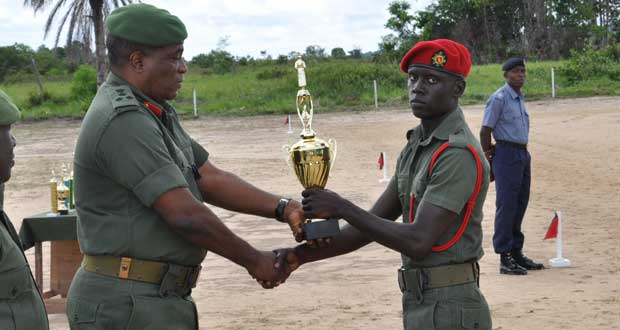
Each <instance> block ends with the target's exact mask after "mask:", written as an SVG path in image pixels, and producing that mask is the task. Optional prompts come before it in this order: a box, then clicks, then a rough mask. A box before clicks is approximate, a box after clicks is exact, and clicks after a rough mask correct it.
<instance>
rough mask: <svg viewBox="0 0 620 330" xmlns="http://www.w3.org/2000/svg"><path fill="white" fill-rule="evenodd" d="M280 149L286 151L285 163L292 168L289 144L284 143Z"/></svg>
mask: <svg viewBox="0 0 620 330" xmlns="http://www.w3.org/2000/svg"><path fill="white" fill-rule="evenodd" d="M282 150H284V152H285V153H286V165H287V166H288V167H289V168H291V169H293V165H291V146H290V145H288V144H285V145H283V146H282Z"/></svg>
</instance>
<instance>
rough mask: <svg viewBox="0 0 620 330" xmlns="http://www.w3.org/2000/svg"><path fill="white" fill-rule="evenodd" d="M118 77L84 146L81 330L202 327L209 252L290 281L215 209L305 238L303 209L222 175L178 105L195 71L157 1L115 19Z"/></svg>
mask: <svg viewBox="0 0 620 330" xmlns="http://www.w3.org/2000/svg"><path fill="white" fill-rule="evenodd" d="M106 28H107V31H108V35H107V40H106V46H107V49H108V56H109V61H110V64H111V73H110V74H109V76H108V78H107V80H106V82H105V83H104V84H103V85H102V86H101V87H100V88H99V90H98V92H97V94H96V96H95V98H94V99H93V101H92V104H91V106H90V108H89V110H88V112H87V114H86V116H85V118H84V121H83V123H82V127H81V130H80V134H79V138H78V141H77V145H76V150H75V159H74V162H75V164H74V171H75V189H76V190H75V195H76V205H77V212H78V216H79V221H78V240H79V242H80V247H81V250H82V251H83V253H84V259H83V262H82V266H81V268H80V269H79V270H78V272H77V273H76V275H75V278H74V279H73V282H72V284H71V288H70V290H69V298H68V305H67V317H68V319H69V323H70V325H71V328H72V329H94V328H97V329H177V330H178V329H197V328H198V318H197V315H196V306H195V305H194V302H193V300H192V297H191V290H192V288H193V287H195V285H196V281H197V279H198V274H199V271H200V268H201V266H200V265H201V263H202V261H203V260H204V258H205V255H206V253H207V250H209V251H212V252H214V253H216V254H218V255H221V256H223V257H225V258H227V259H229V260H231V261H233V262H235V263H237V264H239V265H241V266H243V267H244V268H246V269H247V271H248V272H249V273H250V274H251V275H252V276H253V277H254V278H256V279H257V280H260V281H261V283H263V284H264V285H265V286H273V285H277V284H279V283H280V282H281V281H283V280H284V278H283V277H282V276H281V275H282V274H281V273H278V271H277V269H275V267H274V261H275V256H276V254H275V253H274V252H272V251H259V250H256V249H255V248H253V247H252V246H251V245H249V244H248V243H247V242H245V241H244V240H243V239H241V238H240V237H238V236H236V235H235V234H234V233H233V232H231V231H230V230H229V229H228V228H227V227H226V226H225V225H224V224H223V223H222V222H221V221H220V219H218V217H217V216H216V215H215V214H214V213H213V212H212V211H211V210H210V209H209V208H208V207H207V206H206V205H205V204H204V202H207V203H209V204H213V205H216V206H219V207H223V208H226V209H229V210H233V211H238V212H243V213H248V214H253V215H258V216H263V217H275V218H276V219H278V220H279V221H281V222H288V223H289V225H290V226H291V228H292V229H293V230H294V231H296V233H297V234H299V232H298V229H299V226H300V225H301V223H302V221H303V219H304V218H303V212H302V210H301V204H300V203H299V202H295V201H292V202H290V203H289V201H290V200H288V199H283V198H281V197H278V196H275V195H272V194H269V193H267V192H264V191H262V190H259V189H258V188H256V187H254V186H252V185H250V184H249V183H247V182H245V181H243V180H242V179H240V178H239V177H237V176H235V175H233V174H232V173H229V172H226V171H223V170H221V169H219V168H217V167H216V166H215V165H214V164H212V163H211V162H210V161H209V160H208V156H209V154H208V153H207V151H205V149H203V148H202V147H201V146H200V145H199V144H198V143H197V142H196V141H195V140H193V139H192V138H191V137H190V136H189V135H188V134H187V133H186V132H185V130H184V129H183V127H182V126H181V125H180V123H179V119H178V117H177V114H176V112H175V109H174V108H173V107H172V106H171V105H170V104H169V103H168V102H167V101H170V100H172V99H174V98H175V97H176V96H177V93H178V91H179V89H180V88H181V83H182V81H183V76H184V74H185V73H186V72H187V66H186V63H185V61H184V60H183V57H182V55H183V41H184V40H185V38H186V37H187V32H186V30H185V26H184V25H183V23H182V22H181V21H180V20H179V19H178V18H177V17H176V16H173V15H171V14H170V13H169V12H168V11H166V10H163V9H159V8H156V7H154V6H151V5H147V4H132V5H128V6H125V7H121V8H119V9H116V10H114V11H113V12H112V13H111V14H110V15H109V17H108V18H107V20H106Z"/></svg>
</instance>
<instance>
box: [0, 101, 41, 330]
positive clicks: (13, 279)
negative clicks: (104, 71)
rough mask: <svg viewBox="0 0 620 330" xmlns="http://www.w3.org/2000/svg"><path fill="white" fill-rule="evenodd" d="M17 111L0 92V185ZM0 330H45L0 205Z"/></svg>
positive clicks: (8, 161) (8, 160)
mask: <svg viewBox="0 0 620 330" xmlns="http://www.w3.org/2000/svg"><path fill="white" fill-rule="evenodd" d="M19 116H20V113H19V110H17V107H16V106H15V105H14V104H13V102H11V100H10V99H9V97H8V96H7V95H6V94H4V92H2V91H0V182H2V185H1V186H2V187H1V188H2V191H3V192H4V182H6V181H8V180H9V178H10V177H11V168H12V167H13V165H14V164H15V161H14V160H13V158H14V155H13V148H15V138H14V137H13V135H11V125H12V124H13V123H15V122H16V121H17V120H19ZM0 212H1V213H2V214H1V215H0V329H3V330H4V329H18V330H39V329H48V328H49V326H48V322H47V313H46V312H45V305H44V304H43V299H42V298H41V295H40V293H39V289H38V288H37V285H36V284H35V281H34V278H33V277H32V273H31V272H30V267H29V266H28V261H27V260H26V256H25V255H24V252H23V250H22V244H21V242H20V240H19V237H18V236H17V232H16V231H15V228H13V225H12V224H11V220H9V217H8V216H7V215H6V213H4V208H3V207H2V205H0Z"/></svg>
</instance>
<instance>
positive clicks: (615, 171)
mask: <svg viewBox="0 0 620 330" xmlns="http://www.w3.org/2000/svg"><path fill="white" fill-rule="evenodd" d="M527 107H528V109H529V112H530V115H531V123H532V129H531V137H530V141H531V143H530V152H531V154H532V161H533V163H532V166H533V169H532V176H533V180H532V194H531V199H530V206H529V208H528V211H527V214H526V219H525V221H524V232H525V234H526V245H525V252H526V253H527V254H528V255H529V256H530V257H532V258H533V259H536V260H539V261H544V262H545V263H547V260H548V259H549V258H551V257H553V256H554V254H555V241H554V240H547V241H542V237H543V236H544V233H545V231H546V228H547V225H548V224H549V221H550V220H551V218H552V216H553V212H554V211H555V210H561V211H562V212H563V214H564V218H565V224H564V239H565V256H567V257H568V258H570V259H571V261H572V263H573V267H572V268H568V269H547V270H543V271H538V272H531V273H530V275H528V276H521V277H511V276H505V275H499V273H498V257H497V256H496V255H495V254H494V253H493V249H492V244H491V237H492V234H493V218H494V213H495V207H494V204H495V190H494V185H491V188H490V191H489V193H488V197H487V201H486V203H485V208H484V210H485V219H484V222H483V229H484V235H485V236H484V243H483V244H484V249H485V251H486V255H485V257H484V258H483V259H482V260H481V268H482V277H481V281H480V282H481V287H482V290H483V292H484V294H485V295H486V298H487V300H488V302H489V304H490V305H491V310H492V315H493V324H494V325H493V329H502V330H506V329H548V330H555V329H557V330H560V329H561V330H566V329H590V330H592V329H601V330H603V329H604V330H608V329H620V257H619V256H620V243H619V237H620V165H618V164H620V134H618V132H619V131H620V98H589V99H571V100H559V101H540V102H532V103H528V104H527ZM482 109H483V108H482V106H472V107H465V108H464V110H465V115H466V118H467V121H468V122H469V124H470V126H471V128H472V130H473V131H474V132H476V133H477V132H478V130H479V127H480V122H481V119H482ZM283 117H284V116H268V117H257V118H224V119H222V118H202V119H199V120H186V121H185V122H184V125H185V127H186V128H187V130H188V131H189V132H190V133H191V134H192V135H193V136H194V137H195V138H196V139H197V140H198V141H199V142H200V143H201V144H203V145H204V146H205V147H206V148H207V149H208V150H209V152H210V153H211V157H210V159H211V161H212V162H214V163H215V164H216V165H217V166H219V167H221V168H224V169H227V170H230V171H232V172H234V173H236V174H238V175H240V176H241V177H243V178H246V179H247V180H249V181H250V182H252V183H254V184H256V185H258V186H259V187H262V188H264V189H266V190H269V191H273V192H276V193H280V194H283V195H287V196H298V194H299V192H300V191H301V186H300V185H299V183H298V182H297V179H296V178H295V176H294V175H293V173H292V170H290V169H289V168H287V165H286V162H285V154H284V152H283V151H282V146H283V145H284V144H287V143H294V142H295V141H296V140H297V135H296V134H292V135H289V134H287V133H286V131H287V127H286V126H285V125H284V118H283ZM293 118H295V117H293ZM297 123H298V121H297V120H296V119H295V120H294V124H297ZM417 124H418V120H417V119H415V118H414V117H413V116H412V115H411V113H410V111H408V110H405V109H400V110H383V111H380V112H365V113H335V114H322V113H320V109H319V110H318V111H317V112H316V117H315V121H314V127H315V129H316V130H317V131H318V134H319V137H322V138H328V137H329V138H335V139H336V140H337V141H338V149H339V150H338V159H337V161H336V165H335V167H334V170H333V175H332V176H331V178H330V180H329V182H328V188H330V189H332V190H335V191H337V192H339V193H340V194H341V195H343V196H345V197H347V198H349V199H351V200H353V201H354V202H356V203H358V204H359V205H363V206H365V207H369V206H370V205H371V203H372V202H373V201H374V200H375V199H376V198H377V196H379V194H380V193H381V192H382V191H383V189H385V185H384V184H380V183H379V181H378V179H380V178H381V171H379V170H378V168H377V157H378V155H379V152H381V151H385V152H386V153H387V156H388V159H387V165H388V168H389V170H390V171H391V170H393V168H394V162H395V158H396V156H397V154H398V152H399V151H400V150H401V148H402V146H403V145H404V143H405V139H404V134H405V132H406V131H407V130H408V129H409V128H411V127H413V126H415V125H417ZM79 126H80V122H79V121H65V120H58V121H45V122H34V123H25V124H18V125H16V127H15V128H14V134H15V136H16V138H17V140H18V145H17V148H16V151H15V153H16V166H15V168H14V172H13V178H12V179H11V181H10V182H9V183H8V184H7V188H6V195H5V209H6V211H7V213H8V214H9V216H10V217H11V218H12V219H13V221H14V223H15V225H16V226H17V227H19V226H20V224H21V219H22V218H23V217H25V216H28V215H31V214H34V213H38V212H42V211H44V210H47V209H48V207H49V195H48V190H47V182H48V180H49V178H50V172H51V170H52V168H59V166H60V164H61V163H63V162H65V163H69V162H70V161H71V158H72V151H73V147H74V143H75V139H76V137H77V134H78V131H79ZM294 128H295V131H296V132H297V131H299V125H297V126H296V127H294ZM216 213H217V214H218V215H219V216H220V217H221V218H222V219H223V220H224V221H225V223H226V224H227V225H228V226H230V227H231V228H232V229H233V230H234V231H235V232H236V233H238V234H239V235H240V236H242V237H243V238H244V239H246V240H248V241H249V242H251V244H253V245H255V246H257V247H259V248H264V249H271V248H276V247H282V246H290V245H293V244H295V242H294V241H293V239H292V238H291V236H290V234H289V231H288V228H287V227H286V226H285V225H282V224H279V223H277V222H275V221H273V220H270V219H262V218H256V217H252V216H246V215H239V214H235V213H231V212H229V211H226V210H221V209H216ZM32 254H33V252H32V250H29V251H28V256H29V258H30V259H31V263H32V260H33V256H32ZM48 258H49V256H47V259H48ZM46 262H47V260H46ZM399 265H400V257H399V255H398V254H397V253H395V252H393V251H391V250H389V249H387V248H384V247H383V246H380V245H377V244H371V245H369V246H367V247H365V248H362V249H361V250H359V251H357V252H354V253H352V254H350V255H347V256H342V257H338V258H335V259H332V260H328V261H322V262H318V263H316V264H309V265H305V266H303V267H302V268H301V269H299V270H298V271H297V272H296V273H294V274H293V275H292V276H291V278H290V279H289V280H288V281H287V283H286V284H284V285H283V286H281V287H279V288H277V289H275V290H270V291H266V290H263V289H261V288H260V287H259V286H258V285H257V284H256V283H255V282H254V281H253V280H252V279H251V278H250V277H249V276H248V274H247V272H246V271H245V270H244V269H242V268H241V267H239V266H236V265H234V264H232V263H231V262H229V261H227V260H225V259H223V258H220V257H218V256H217V255H215V254H212V253H211V254H209V255H208V256H207V258H206V260H205V262H204V263H203V267H204V268H203V273H202V278H201V280H200V282H199V284H198V287H197V288H196V290H195V291H194V294H193V297H194V299H195V300H196V302H197V305H198V312H199V315H200V325H201V327H203V328H205V329H231V330H232V329H270V330H281V329H400V328H402V325H401V294H400V292H399V290H398V286H397V282H396V269H397V268H398V267H399ZM45 275H46V276H47V277H48V276H49V274H45ZM50 320H51V325H52V329H67V328H68V326H67V322H66V320H65V317H64V315H52V316H51V317H50Z"/></svg>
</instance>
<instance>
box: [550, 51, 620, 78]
mask: <svg viewBox="0 0 620 330" xmlns="http://www.w3.org/2000/svg"><path fill="white" fill-rule="evenodd" d="M560 74H561V75H562V76H564V77H565V78H566V80H567V81H568V82H569V84H575V83H578V82H581V81H584V80H588V79H592V78H608V79H610V80H615V81H619V80H620V45H612V46H608V47H605V48H601V49H594V48H586V49H584V50H582V51H576V50H572V51H571V58H570V59H569V60H568V61H567V62H566V64H564V65H563V66H561V67H560Z"/></svg>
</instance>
